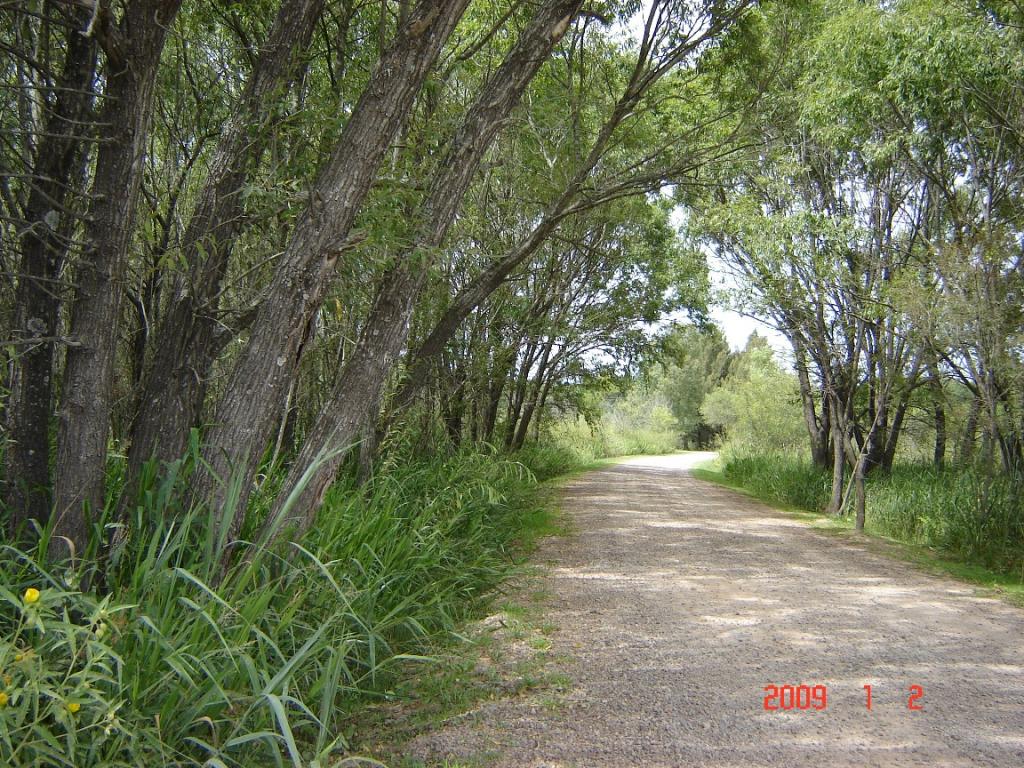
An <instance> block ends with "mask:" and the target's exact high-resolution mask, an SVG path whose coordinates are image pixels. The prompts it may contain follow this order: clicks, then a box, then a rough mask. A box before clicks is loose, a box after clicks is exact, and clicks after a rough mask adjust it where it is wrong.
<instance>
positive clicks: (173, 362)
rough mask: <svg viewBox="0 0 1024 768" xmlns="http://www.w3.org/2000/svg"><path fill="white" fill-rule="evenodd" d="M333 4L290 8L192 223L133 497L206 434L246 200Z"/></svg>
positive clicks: (136, 433)
mask: <svg viewBox="0 0 1024 768" xmlns="http://www.w3.org/2000/svg"><path fill="white" fill-rule="evenodd" d="M324 2H325V0H283V1H282V2H281V5H280V8H279V10H278V14H277V17H276V20H275V22H274V26H273V28H272V29H271V31H270V33H269V35H268V36H267V40H266V43H265V44H264V45H262V46H261V47H260V54H259V57H258V58H257V60H256V63H255V65H254V67H253V70H252V73H251V74H250V76H249V78H248V81H247V82H246V86H245V90H244V92H243V93H242V95H241V97H240V98H239V101H238V104H237V105H236V107H235V110H234V113H233V114H232V116H231V118H230V119H229V120H228V122H227V123H226V125H225V126H224V132H223V133H222V134H221V136H220V139H219V141H218V144H217V147H216V149H215V151H214V153H213V156H212V158H211V159H210V167H209V171H208V174H207V177H206V179H205V181H204V183H203V187H202V190H201V191H200V193H199V199H198V201H197V203H196V207H195V209H194V211H193V213H192V215H191V218H190V219H189V224H188V227H187V229H186V231H185V235H184V240H183V242H182V259H183V261H184V262H185V263H186V264H189V265H190V268H189V272H188V274H187V275H181V276H179V277H178V279H177V280H176V283H175V287H174V295H173V298H172V299H171V303H170V306H169V307H168V310H167V312H166V314H165V315H164V318H163V320H162V322H161V324H160V327H159V328H158V330H157V334H156V343H155V344H154V345H153V349H154V354H153V359H152V361H151V363H150V365H149V370H148V372H147V377H146V379H145V384H144V387H143V390H142V395H141V397H140V402H141V403H142V404H143V407H142V408H141V409H140V410H139V412H138V414H137V415H136V418H135V422H134V424H133V425H132V440H131V447H130V450H129V452H128V473H129V481H128V484H127V486H128V488H129V492H128V495H129V496H130V495H131V490H130V489H132V488H133V487H134V485H135V479H136V478H137V476H138V472H139V470H140V469H141V467H142V464H143V463H144V462H146V461H148V460H150V459H152V458H156V459H159V460H161V461H172V460H174V459H177V458H179V457H180V456H181V455H182V453H184V451H185V447H186V445H187V443H188V435H189V431H190V430H191V429H192V428H193V427H194V426H196V425H197V423H198V421H199V414H200V410H201V408H202V405H203V400H204V397H205V394H206V385H207V381H208V378H209V372H210V368H211V366H212V365H213V362H214V360H215V359H216V357H217V352H218V351H219V349H220V348H221V345H220V344H219V343H217V341H216V336H217V310H218V303H219V301H218V299H219V295H220V292H221V289H222V287H223V282H224V276H225V273H226V271H227V267H228V263H229V260H230V257H231V250H232V245H233V242H234V240H235V238H236V236H237V235H238V232H239V229H240V228H241V224H242V215H241V213H242V200H241V196H240V194H239V192H240V191H241V189H242V187H243V186H244V184H245V183H246V181H247V180H248V178H249V176H250V175H251V173H252V170H253V169H254V168H255V167H256V166H257V164H258V163H259V161H260V158H261V157H262V155H263V152H264V149H265V147H266V141H267V139H268V138H269V132H268V130H267V129H268V125H267V122H268V116H269V115H270V113H271V110H272V108H273V106H274V105H275V104H277V103H279V102H280V100H281V99H282V98H284V96H285V94H286V92H287V89H288V86H289V83H290V81H291V79H292V78H293V77H294V75H295V71H296V69H297V66H298V59H299V58H300V56H301V53H302V51H304V50H305V49H306V48H307V47H308V45H309V41H310V38H311V37H312V34H313V31H314V29H315V28H316V24H317V22H318V20H319V19H320V16H321V14H322V12H323V7H324Z"/></svg>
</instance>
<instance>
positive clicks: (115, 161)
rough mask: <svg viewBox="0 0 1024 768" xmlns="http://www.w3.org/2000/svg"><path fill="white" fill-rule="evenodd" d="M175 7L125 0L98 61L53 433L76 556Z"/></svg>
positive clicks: (64, 537) (94, 490)
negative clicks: (117, 47) (84, 214)
mask: <svg viewBox="0 0 1024 768" xmlns="http://www.w3.org/2000/svg"><path fill="white" fill-rule="evenodd" d="M180 5H181V0H135V1H134V2H132V3H130V4H129V5H128V7H127V8H126V10H125V12H124V16H123V18H122V19H121V23H120V24H119V32H118V37H119V38H120V44H121V45H122V46H123V49H122V50H123V60H118V59H117V58H116V57H114V58H112V57H111V56H110V51H109V50H108V56H107V59H108V61H107V75H106V90H105V94H104V108H103V112H102V113H101V115H100V117H99V124H100V126H101V129H100V142H99V153H98V155H97V158H96V175H95V180H94V182H93V187H92V204H91V206H90V209H89V217H88V219H87V222H86V227H85V240H86V246H85V252H84V253H83V254H82V257H81V262H80V265H79V269H78V276H77V292H76V294H75V302H74V306H73V308H72V311H71V327H70V335H71V337H72V338H73V339H74V341H75V344H76V346H73V347H71V348H69V350H68V355H67V364H66V369H65V373H64V383H63V398H62V403H61V409H60V412H59V417H60V423H59V429H58V434H57V464H56V470H57V471H56V477H55V482H54V513H55V515H56V518H57V523H56V526H55V528H54V539H53V541H54V542H64V543H66V544H68V545H69V548H71V549H74V550H77V551H81V550H82V548H83V546H84V544H85V541H86V535H87V533H88V527H89V521H88V517H87V515H89V514H92V515H96V514H99V513H100V511H101V510H102V508H103V503H104V492H105V480H106V461H107V439H108V435H109V430H110V412H111V407H112V397H113V387H114V365H115V358H116V352H117V340H118V327H119V325H120V319H121V295H122V294H123V293H124V285H123V280H124V275H125V271H126V268H127V259H128V248H129V246H130V244H131V240H132V235H133V233H134V230H135V213H136V208H137V203H138V198H139V185H140V182H141V179H142V169H143V162H142V156H143V154H144V152H145V148H146V138H147V135H148V133H149V124H150V118H151V116H152V111H153V110H152V107H153V89H154V84H155V81H156V73H157V70H158V68H159V64H160V55H161V52H162V51H163V47H164V42H165V40H166V38H167V32H168V31H169V29H170V26H171V24H172V23H173V22H174V18H175V16H176V15H177V12H178V8H179V6H180Z"/></svg>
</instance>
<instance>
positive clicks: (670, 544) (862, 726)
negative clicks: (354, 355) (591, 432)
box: [411, 454, 1024, 768]
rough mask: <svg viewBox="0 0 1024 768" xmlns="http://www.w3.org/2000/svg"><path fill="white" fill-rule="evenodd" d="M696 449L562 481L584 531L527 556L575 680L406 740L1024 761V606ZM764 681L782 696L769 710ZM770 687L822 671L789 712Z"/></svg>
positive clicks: (839, 761)
mask: <svg viewBox="0 0 1024 768" xmlns="http://www.w3.org/2000/svg"><path fill="white" fill-rule="evenodd" d="M703 458H706V457H704V456H700V455H696V456H695V455H694V454H689V455H681V456H671V457H656V458H646V459H639V460H631V461H630V462H628V463H626V464H621V465H618V466H614V467H610V468H606V469H602V470H599V471H596V472H593V473H590V474H588V475H585V476H583V477H581V478H579V479H576V480H574V481H573V482H571V483H569V484H568V485H567V486H566V488H565V493H564V499H565V502H564V508H565V510H566V511H567V513H568V514H569V515H570V516H571V517H572V519H573V520H574V522H575V526H576V529H577V533H576V534H574V535H572V536H568V537H563V538H558V539H552V540H550V541H549V542H547V543H546V544H545V545H544V546H543V547H542V549H541V551H540V553H539V558H540V559H541V561H543V562H546V563H547V564H548V575H547V576H546V577H545V581H546V583H545V585H544V586H545V587H546V589H548V590H549V591H550V593H551V595H552V598H551V600H550V603H549V605H548V608H547V609H546V614H545V618H546V619H547V620H549V621H551V622H553V623H554V624H555V625H557V626H558V628H559V629H558V631H557V632H555V633H554V634H553V635H552V641H553V646H554V647H553V651H554V652H555V653H563V654H566V655H567V657H568V658H569V659H571V660H570V661H568V662H566V663H565V665H564V671H565V672H566V674H568V675H569V676H570V677H571V678H572V680H573V687H572V689H571V690H570V691H569V692H567V693H566V694H565V696H564V700H563V701H562V702H561V704H560V706H557V707H551V706H542V704H541V702H539V701H538V700H537V699H536V697H533V698H531V697H530V696H524V697H520V698H514V699H509V700H504V701H496V702H491V703H488V704H486V705H484V706H482V707H481V708H480V709H479V710H478V711H477V712H475V713H474V714H473V716H471V717H468V718H460V719H459V720H458V721H457V723H456V724H453V725H451V726H449V727H447V728H443V729H441V730H440V731H437V732H434V733H432V734H428V735H424V736H421V737H419V738H418V739H417V740H416V741H415V742H414V743H413V744H412V745H411V746H412V748H413V751H414V753H416V754H417V755H419V756H420V757H421V758H425V759H427V760H428V761H435V760H443V759H445V758H451V759H452V760H453V761H456V762H455V764H459V765H462V764H469V765H477V764H486V765H495V766H516V767H526V766H531V767H536V768H539V767H540V766H547V767H548V768H565V767H568V766H573V767H575V768H604V767H605V766H608V767H611V766H614V767H615V768H628V767H629V766H644V767H650V768H655V767H657V768H661V767H662V766H664V767H668V766H671V767H673V768H675V767H676V766H715V767H716V768H717V767H719V766H723V767H724V766H767V765H773V766H774V765H779V766H826V767H827V768H837V767H839V766H1007V767H1008V768H1010V767H1013V768H1019V767H1020V766H1024V612H1022V611H1020V610H1018V609H1016V608H1014V607H1012V606H1009V605H1006V604H1004V603H1002V602H999V601H997V600H993V599H988V598H984V597H980V596H978V595H977V594H976V592H975V590H974V589H973V588H971V587H970V586H967V585H964V584H961V583H958V582H955V581H953V580H950V579H945V578H939V577H935V576H930V575H927V574H924V573H922V572H920V571H919V570H916V569H914V568H913V567H912V566H909V565H907V564H904V563H901V562H898V561H895V560H892V559H890V558H888V557H885V556H882V555H878V554H873V553H871V552H869V551H868V550H867V549H866V548H865V547H864V546H863V545H861V544H859V543H850V542H847V541H845V540H838V539H836V538H835V537H830V536H827V535H825V534H822V533H821V532H816V531H814V530H812V529H810V528H808V527H806V526H805V525H803V524H801V523H799V522H796V521H794V520H792V519H790V518H789V517H787V516H785V515H784V514H782V513H779V512H776V511H774V510H772V509H771V508H770V507H767V506H765V505H763V504H760V503H758V502H755V501H752V500H751V499H749V498H747V497H745V496H743V495H741V494H738V493H735V492H732V491H729V490H726V489H723V488H720V487H717V486H715V485H711V484H708V483H705V482H702V481H699V480H697V479H695V478H693V477H691V476H690V475H689V474H688V473H687V471H686V468H687V467H688V466H690V465H692V464H693V463H694V462H695V461H697V460H701V459H703ZM770 684H773V685H777V686H780V691H779V698H780V699H782V698H783V697H785V700H784V701H780V700H776V703H777V704H778V705H780V706H781V705H783V704H793V705H794V707H793V708H792V709H788V710H785V709H781V708H780V709H779V710H777V711H766V710H765V702H764V699H765V696H766V693H765V691H764V689H765V686H767V685H770ZM783 685H792V686H799V685H806V686H809V687H811V686H825V688H826V694H827V703H826V707H825V708H824V709H821V710H816V709H814V708H813V707H812V708H809V709H798V708H796V707H795V705H796V704H800V705H803V704H807V703H808V701H809V692H807V691H804V692H798V691H796V690H794V691H792V692H784V691H782V690H781V686H783ZM865 685H870V686H871V694H872V707H871V709H870V710H868V709H867V707H866V696H867V691H866V690H865V689H864V688H863V686H865ZM911 686H920V691H921V693H922V695H921V696H920V697H919V698H916V699H915V700H914V701H913V702H912V703H913V704H914V705H920V706H923V708H922V709H920V710H911V709H909V708H908V699H909V698H910V696H911V695H912V694H913V693H915V692H917V691H916V689H914V690H913V691H912V690H911ZM817 693H818V696H819V697H820V694H821V689H818V691H817ZM797 696H799V700H798V701H795V702H790V699H791V698H795V697H797ZM817 703H818V704H819V705H820V699H819V701H818V702H817ZM485 758H486V759H485Z"/></svg>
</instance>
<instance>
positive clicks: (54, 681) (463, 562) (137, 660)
mask: <svg viewBox="0 0 1024 768" xmlns="http://www.w3.org/2000/svg"><path fill="white" fill-rule="evenodd" d="M190 470H191V464H190V461H188V460H186V461H184V462H179V463H178V464H176V465H174V466H172V467H171V469H170V471H168V472H166V473H164V474H163V475H162V476H161V477H159V478H157V476H156V475H155V474H154V473H150V474H149V475H148V482H147V483H145V484H144V485H143V488H142V490H141V492H140V497H139V503H138V504H137V505H136V506H135V509H134V512H133V517H134V519H133V520H132V521H131V524H130V525H129V526H128V528H127V535H126V536H116V537H115V540H116V541H118V544H116V545H115V547H114V548H113V550H112V551H111V552H109V553H108V554H107V556H106V557H104V558H103V559H102V560H93V561H86V562H85V563H84V564H81V565H79V566H78V567H77V568H75V569H73V570H69V569H65V568H61V567H54V566H51V565H50V564H48V563H47V561H46V558H45V556H43V554H42V552H44V551H45V546H42V547H40V550H39V551H34V552H24V551H19V550H17V549H15V548H13V547H10V546H4V547H2V549H0V693H2V694H3V695H2V696H0V764H2V765H5V766H8V765H9V766H26V767H27V766H86V765H104V766H139V765H160V766H213V767H214V768H217V767H231V768H234V767H235V766H238V767H239V768H240V767H241V766H259V765H282V766H283V765H291V766H311V765H327V764H328V762H330V761H331V760H333V759H335V758H336V757H337V756H339V755H341V754H343V753H344V752H345V747H346V745H345V739H344V734H345V733H346V721H347V715H348V713H349V712H351V710H352V708H353V707H355V706H358V704H359V703H360V702H362V701H365V700H366V697H375V696H380V695H384V694H385V692H386V690H387V688H388V686H389V684H390V682H391V680H392V675H393V674H394V673H395V670H396V669H397V668H398V667H399V666H401V665H398V664H396V662H397V661H400V660H408V659H417V658H423V657H424V655H425V654H429V653H430V651H431V649H432V648H433V647H435V644H436V643H437V642H438V641H441V640H443V639H445V638H446V637H449V636H450V633H451V632H452V631H453V630H455V629H456V628H457V626H458V623H459V622H460V621H461V620H462V619H464V618H465V617H466V616H467V615H469V614H470V613H472V612H473V611H474V610H475V609H477V608H478V607H479V606H480V604H481V602H482V601H485V600H486V599H487V594H488V592H489V591H490V590H491V589H492V588H493V587H494V586H495V585H496V584H498V582H500V581H501V580H502V579H503V578H505V577H506V576H507V575H508V574H509V573H510V571H511V570H512V569H513V568H514V567H515V564H516V561H517V554H516V553H517V551H518V550H517V544H518V543H519V542H520V541H521V540H522V539H523V538H524V536H526V535H528V533H529V531H528V530H527V528H528V527H529V525H530V524H532V523H531V521H533V522H535V521H536V520H537V519H538V515H537V513H536V508H535V501H534V496H533V489H534V486H535V480H534V478H533V476H532V475H531V473H530V472H529V471H528V470H527V469H526V468H525V467H524V466H523V465H522V464H521V463H519V462H515V461H510V460H506V459H503V458H501V457H498V456H481V455H475V454H461V455H457V456H454V457H448V458H437V459H432V460H427V461H422V460H421V461H412V460H408V459H406V460H402V461H398V460H396V461H395V462H394V463H393V465H392V466H390V467H387V468H386V471H384V472H381V473H379V474H378V475H377V477H376V478H375V479H374V480H373V481H372V482H371V483H370V484H369V485H368V486H365V487H363V488H356V487H355V486H354V485H353V484H351V483H346V482H341V483H339V484H338V485H336V486H335V487H334V488H333V489H332V490H331V492H330V493H329V494H328V497H327V500H326V503H325V505H324V508H323V509H322V511H321V513H320V515H319V518H318V524H317V526H316V527H315V528H314V530H312V531H311V532H310V533H309V534H308V535H307V536H306V537H305V538H304V539H303V540H302V541H301V542H297V543H292V544H289V545H288V546H285V547H282V548H279V549H273V550H265V549H260V548H257V547H255V546H252V545H247V544H245V543H244V542H243V543H238V544H236V545H235V546H234V549H236V550H237V552H236V557H235V558H234V562H235V565H234V566H233V567H232V568H231V569H229V570H228V571H227V572H226V573H222V571H221V567H222V566H221V554H222V550H223V547H224V546H226V545H227V542H217V541H215V540H213V537H212V533H211V532H212V531H214V530H216V526H215V525H214V522H215V521H214V519H213V516H212V515H211V514H210V512H209V511H207V510H204V509H201V508H187V507H186V506H185V505H184V502H183V499H184V498H185V493H184V488H185V486H186V483H187V478H188V474H189V472H190ZM256 508H257V509H258V508H259V505H256ZM258 522H259V521H258V520H253V521H250V522H249V524H248V526H247V529H251V530H255V529H256V527H257V525H258ZM108 533H109V531H108ZM86 574H89V577H90V581H91V583H92V584H94V585H96V586H94V587H93V588H92V589H91V590H83V589H80V584H81V583H82V581H81V579H82V578H83V576H84V575H86ZM28 590H38V592H39V597H38V599H37V600H33V599H32V598H33V597H34V593H33V592H31V591H28Z"/></svg>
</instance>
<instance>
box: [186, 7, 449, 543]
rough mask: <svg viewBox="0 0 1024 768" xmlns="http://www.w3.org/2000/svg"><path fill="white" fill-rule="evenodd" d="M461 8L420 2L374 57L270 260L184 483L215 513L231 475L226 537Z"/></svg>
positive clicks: (233, 527) (233, 532) (235, 529)
mask: <svg viewBox="0 0 1024 768" xmlns="http://www.w3.org/2000/svg"><path fill="white" fill-rule="evenodd" d="M468 4H469V0H439V1H437V2H430V1H429V0H423V2H420V3H418V4H417V5H416V7H415V8H414V9H413V10H412V11H411V12H410V14H409V18H408V20H407V21H406V23H405V24H404V25H402V26H401V27H400V28H399V30H398V32H397V34H396V37H395V40H394V42H393V43H392V44H391V46H390V47H389V48H388V49H387V50H386V51H385V52H384V53H383V54H382V55H381V58H380V60H379V61H378V63H377V66H376V68H375V69H374V71H373V73H372V74H371V76H370V80H369V82H368V83H367V86H366V89H365V90H364V91H363V94H362V95H361V96H360V98H359V101H358V103H357V104H356V106H355V108H354V110H353V112H352V115H351V117H349V119H348V121H347V122H346V124H345V128H344V129H343V131H342V134H341V137H340V138H339V140H338V142H337V144H336V145H335V147H334V149H333V150H332V152H331V156H330V158H329V159H328V160H327V162H326V164H325V165H324V167H323V168H322V169H321V171H320V173H319V176H318V178H317V180H316V182H315V184H314V185H313V189H312V193H311V195H310V201H309V204H308V205H307V208H306V210H305V211H304V212H303V214H302V216H301V218H300V219H299V222H298V223H297V225H296V227H295V231H294V232H293V234H292V237H291V239H290V240H289V243H288V246H287V248H286V249H285V252H284V254H283V255H282V256H281V258H280V260H279V262H278V265H277V269H276V270H275V273H274V277H273V279H272V281H271V284H270V287H269V289H268V292H267V295H266V298H265V299H264V301H263V302H262V304H261V305H260V308H259V310H258V312H257V315H256V318H255V320H254V322H253V326H252V329H251V331H250V334H249V343H248V344H247V345H246V347H245V349H244V350H243V351H242V354H241V356H240V359H239V360H238V362H237V364H236V365H235V367H234V370H233V371H232V373H231V376H230V378H229V380H228V383H227V386H226V388H225V391H224V394H223V396H222V397H221V400H220V402H219V404H218V406H217V410H216V414H215V417H214V424H213V425H212V427H211V428H210V430H209V432H208V433H207V435H206V448H205V451H204V458H205V460H206V464H207V465H208V467H209V470H208V471H206V472H200V473H197V474H196V476H195V478H194V481H193V494H194V496H195V498H196V499H198V500H202V501H205V502H207V503H209V504H211V505H213V506H214V507H221V506H222V505H223V501H224V498H225V491H226V487H225V482H226V480H227V479H228V478H229V477H230V476H232V474H233V473H238V475H239V478H238V479H239V480H240V482H241V488H242V498H241V500H240V503H239V504H238V505H237V508H236V509H233V510H226V509H225V510H223V511H222V514H223V515H224V524H225V525H227V526H228V531H229V534H230V538H234V537H235V536H236V535H237V533H238V530H239V529H240V527H241V523H242V519H243V517H244V512H245V504H246V501H247V500H248V495H249V492H250V490H251V487H252V479H253V477H254V476H255V473H256V467H257V464H258V462H259V459H260V455H261V454H262V452H263V450H264V448H265V446H266V445H267V443H268V441H269V439H270V436H271V433H272V432H273V428H274V421H275V418H276V416H277V415H278V413H279V408H280V404H281V403H282V402H283V401H284V397H285V393H286V391H287V389H288V386H289V385H290V383H291V378H292V376H293V375H294V372H295V368H296V366H297V364H298V362H299V361H298V356H299V346H300V343H301V339H302V335H303V333H304V330H305V328H306V327H307V326H308V324H309V319H310V318H311V317H312V315H313V313H314V312H315V311H316V309H317V307H318V306H319V305H320V302H321V300H322V298H323V295H324V292H325V291H326V289H327V287H328V285H329V284H330V282H331V280H332V279H333V276H334V274H335V267H336V263H337V261H338V259H339V257H340V256H341V254H342V253H343V252H344V250H345V249H346V245H347V243H346V240H347V238H348V236H349V234H350V230H351V228H352V224H353V222H354V221H355V217H356V214H357V213H358V212H359V209H360V207H361V206H362V203H363V201H364V200H365V198H366V195H367V194H368V193H369V190H370V186H371V185H372V183H373V180H374V178H375V177H376V175H377V171H378V169H379V167H380V164H381V162H382V161H383V159H384V155H385V153H386V151H387V149H388V147H389V146H390V144H391V142H392V140H393V139H394V138H395V136H396V135H397V134H398V131H399V130H400V128H401V127H402V125H403V124H404V122H405V120H406V117H407V116H408V114H409V112H410V110H411V108H412V105H413V102H414V100H415V98H416V94H417V93H418V92H419V90H420V87H421V86H422V84H423V82H424V80H425V79H426V77H427V74H428V73H429V72H430V71H431V70H432V69H433V65H434V62H435V61H436V59H437V56H438V54H439V53H440V50H441V46H442V45H443V44H444V42H445V41H446V40H447V39H448V36H449V35H450V34H451V32H452V31H453V30H454V28H455V25H456V24H457V23H458V21H459V19H460V18H461V17H462V14H463V12H464V11H465V9H466V7H467V6H468Z"/></svg>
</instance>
